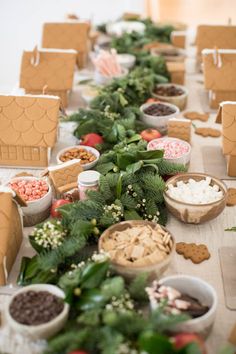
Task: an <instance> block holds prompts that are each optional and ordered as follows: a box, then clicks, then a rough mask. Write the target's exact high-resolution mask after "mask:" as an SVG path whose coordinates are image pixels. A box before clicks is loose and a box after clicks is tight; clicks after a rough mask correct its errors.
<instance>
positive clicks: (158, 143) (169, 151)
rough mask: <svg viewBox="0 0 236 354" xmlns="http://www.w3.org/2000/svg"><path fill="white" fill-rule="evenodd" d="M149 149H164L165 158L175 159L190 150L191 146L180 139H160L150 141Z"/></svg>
mask: <svg viewBox="0 0 236 354" xmlns="http://www.w3.org/2000/svg"><path fill="white" fill-rule="evenodd" d="M149 150H164V158H165V159H175V158H178V157H181V156H182V155H185V154H186V153H188V152H189V146H188V145H187V144H186V143H185V142H184V141H180V140H172V139H168V138H166V139H159V140H154V141H151V142H150V143H149Z"/></svg>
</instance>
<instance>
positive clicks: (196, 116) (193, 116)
mask: <svg viewBox="0 0 236 354" xmlns="http://www.w3.org/2000/svg"><path fill="white" fill-rule="evenodd" d="M183 115H184V117H185V118H188V119H190V120H201V121H202V122H207V121H208V119H209V117H210V115H209V113H199V112H195V111H191V112H185V113H184V114H183Z"/></svg>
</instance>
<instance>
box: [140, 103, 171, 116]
mask: <svg viewBox="0 0 236 354" xmlns="http://www.w3.org/2000/svg"><path fill="white" fill-rule="evenodd" d="M175 112H176V110H175V109H173V108H171V107H169V106H167V105H165V104H162V103H154V104H152V105H150V106H148V107H147V108H145V109H144V113H146V114H148V115H150V116H168V115H170V114H173V113H175Z"/></svg>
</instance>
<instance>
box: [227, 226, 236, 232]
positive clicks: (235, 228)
mask: <svg viewBox="0 0 236 354" xmlns="http://www.w3.org/2000/svg"><path fill="white" fill-rule="evenodd" d="M225 231H233V232H236V226H233V227H231V228H229V229H225Z"/></svg>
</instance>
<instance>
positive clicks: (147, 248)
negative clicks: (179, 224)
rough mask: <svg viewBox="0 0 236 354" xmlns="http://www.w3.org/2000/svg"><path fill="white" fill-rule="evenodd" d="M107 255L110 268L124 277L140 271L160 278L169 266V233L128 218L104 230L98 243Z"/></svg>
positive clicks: (171, 243)
mask: <svg viewBox="0 0 236 354" xmlns="http://www.w3.org/2000/svg"><path fill="white" fill-rule="evenodd" d="M98 248H99V251H104V252H106V253H108V254H109V256H110V261H111V265H112V268H113V269H114V270H115V271H116V272H117V273H119V274H121V275H122V276H123V277H125V278H126V279H127V280H130V279H133V278H135V277H136V276H137V275H138V274H140V273H147V274H148V275H149V279H150V280H153V279H156V278H157V277H160V276H161V275H162V274H163V273H164V271H165V270H166V269H167V268H168V267H169V264H170V262H171V260H172V258H173V254H174V249H175V240H174V237H173V235H172V234H171V233H170V232H169V231H168V230H167V229H166V228H165V227H163V226H161V225H159V224H157V223H156V222H153V221H147V220H129V221H122V222H120V223H117V224H114V225H112V226H110V227H109V228H108V229H106V230H105V231H104V232H103V234H102V235H101V237H100V238H99V243H98Z"/></svg>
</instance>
